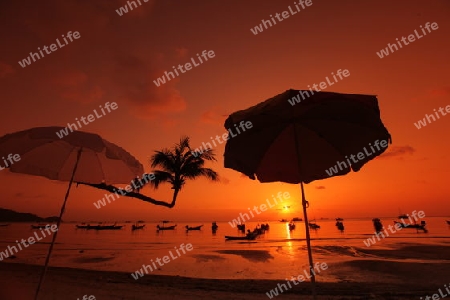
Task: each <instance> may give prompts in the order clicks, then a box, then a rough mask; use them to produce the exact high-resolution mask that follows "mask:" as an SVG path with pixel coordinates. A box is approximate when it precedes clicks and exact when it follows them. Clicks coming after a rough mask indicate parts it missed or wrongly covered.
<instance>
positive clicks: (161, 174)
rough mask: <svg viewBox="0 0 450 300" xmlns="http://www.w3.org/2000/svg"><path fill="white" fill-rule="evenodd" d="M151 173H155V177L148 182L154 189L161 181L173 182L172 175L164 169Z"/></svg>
mask: <svg viewBox="0 0 450 300" xmlns="http://www.w3.org/2000/svg"><path fill="white" fill-rule="evenodd" d="M153 173H154V174H155V179H153V180H151V181H150V182H149V184H150V186H152V187H153V188H154V189H157V188H158V187H159V185H160V184H161V183H165V182H168V183H171V184H173V182H174V180H175V178H174V177H173V175H172V174H170V173H169V172H166V171H160V170H154V171H153Z"/></svg>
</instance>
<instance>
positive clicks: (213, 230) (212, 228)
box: [211, 222, 219, 233]
mask: <svg viewBox="0 0 450 300" xmlns="http://www.w3.org/2000/svg"><path fill="white" fill-rule="evenodd" d="M218 228H219V225H217V222H212V224H211V230H212V232H213V233H216V231H217V229H218Z"/></svg>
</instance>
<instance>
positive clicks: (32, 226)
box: [31, 224, 51, 229]
mask: <svg viewBox="0 0 450 300" xmlns="http://www.w3.org/2000/svg"><path fill="white" fill-rule="evenodd" d="M50 226H51V224H37V225H31V228H32V229H45V228H47V227H50Z"/></svg>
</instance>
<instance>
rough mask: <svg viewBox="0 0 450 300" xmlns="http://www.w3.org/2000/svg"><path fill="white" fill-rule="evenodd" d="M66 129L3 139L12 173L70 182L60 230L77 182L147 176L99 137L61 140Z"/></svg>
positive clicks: (0, 150) (78, 134)
mask: <svg viewBox="0 0 450 300" xmlns="http://www.w3.org/2000/svg"><path fill="white" fill-rule="evenodd" d="M64 129H65V128H63V127H37V128H31V129H28V130H24V131H19V132H16V133H11V134H7V135H5V136H3V137H1V138H0V156H1V157H2V160H3V162H2V163H4V167H7V168H9V169H10V170H11V172H15V173H23V174H29V175H36V176H44V177H46V178H49V179H53V180H61V181H69V185H68V188H67V192H66V195H65V197H64V201H63V204H62V206H61V211H60V214H59V218H58V223H57V228H58V229H59V226H60V224H61V220H62V216H63V214H64V210H65V207H66V203H67V199H68V197H69V194H70V188H71V187H72V183H73V182H74V181H75V182H83V183H88V184H101V183H105V184H109V183H127V182H130V181H131V180H132V179H134V178H136V177H137V176H139V175H142V174H143V173H144V168H143V166H142V164H141V163H140V162H139V161H138V160H137V159H136V158H134V157H133V156H132V155H131V154H130V153H128V152H126V151H125V150H124V149H122V148H120V147H119V146H117V145H114V144H113V143H110V142H108V141H106V140H104V139H102V138H101V137H100V136H99V135H97V134H94V133H87V132H82V131H75V132H71V133H69V134H68V135H66V136H64V137H63V138H59V137H58V136H57V134H56V133H59V132H60V131H61V130H64ZM65 130H67V129H65ZM66 132H67V131H66ZM5 157H6V159H5ZM2 168H3V167H2ZM58 232H59V231H56V232H54V234H53V238H52V243H51V244H50V247H49V250H48V254H47V257H46V259H45V267H44V270H43V272H42V275H41V277H40V280H39V284H38V287H37V289H36V294H35V298H34V299H35V300H37V299H38V297H39V291H40V289H41V285H42V283H43V282H44V278H45V274H46V272H47V268H48V264H49V261H50V257H51V254H52V250H53V246H54V245H55V241H56V236H57V234H58Z"/></svg>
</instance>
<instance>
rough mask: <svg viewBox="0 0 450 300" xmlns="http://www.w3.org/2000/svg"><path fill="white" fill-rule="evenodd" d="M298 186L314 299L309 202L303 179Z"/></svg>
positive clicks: (314, 297) (314, 284)
mask: <svg viewBox="0 0 450 300" xmlns="http://www.w3.org/2000/svg"><path fill="white" fill-rule="evenodd" d="M300 187H301V190H302V205H303V217H304V219H305V230H306V245H307V247H308V258H309V273H310V275H311V290H312V295H313V299H314V300H316V299H317V294H316V274H315V273H314V262H313V257H312V251H311V237H310V235H309V222H308V214H307V212H306V209H307V208H308V206H309V204H308V201H306V197H305V189H304V188H303V181H302V182H300Z"/></svg>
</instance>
